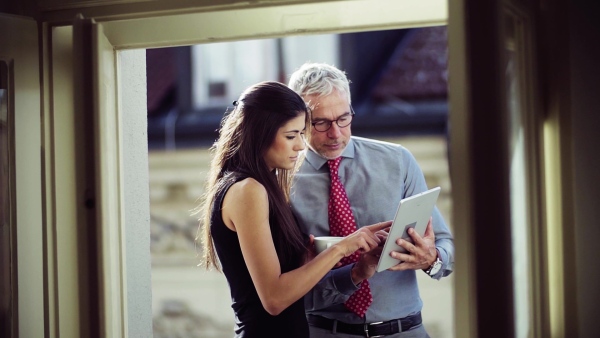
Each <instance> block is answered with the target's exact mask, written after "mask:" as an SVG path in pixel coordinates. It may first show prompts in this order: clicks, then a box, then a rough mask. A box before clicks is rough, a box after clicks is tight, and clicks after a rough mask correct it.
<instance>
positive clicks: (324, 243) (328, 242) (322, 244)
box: [315, 236, 344, 253]
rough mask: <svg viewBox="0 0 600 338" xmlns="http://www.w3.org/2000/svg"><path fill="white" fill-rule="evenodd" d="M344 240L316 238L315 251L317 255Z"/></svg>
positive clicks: (332, 237)
mask: <svg viewBox="0 0 600 338" xmlns="http://www.w3.org/2000/svg"><path fill="white" fill-rule="evenodd" d="M342 239H344V237H336V236H318V237H315V249H316V250H317V253H321V252H323V251H325V249H327V248H329V247H330V246H332V245H334V244H336V243H337V242H339V241H341V240H342Z"/></svg>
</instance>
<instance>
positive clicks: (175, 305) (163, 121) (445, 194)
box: [146, 26, 454, 338]
mask: <svg viewBox="0 0 600 338" xmlns="http://www.w3.org/2000/svg"><path fill="white" fill-rule="evenodd" d="M307 61H313V62H326V63H329V64H333V65H335V66H337V67H338V68H340V69H342V70H344V71H346V73H347V75H348V78H349V79H350V80H351V85H350V89H351V93H352V105H353V108H354V110H355V112H356V116H355V118H354V120H353V122H352V133H353V135H356V136H364V137H370V138H374V139H380V140H385V141H389V142H394V143H400V144H402V145H403V146H405V147H407V148H408V149H409V150H410V151H411V152H412V153H413V154H414V155H415V157H416V159H417V161H418V163H419V164H420V166H421V168H422V169H423V172H424V174H425V178H426V180H427V183H428V186H429V187H434V186H440V187H442V193H441V195H440V198H439V200H438V203H437V206H438V208H440V211H441V212H442V214H443V215H444V217H445V219H446V222H448V225H449V226H450V228H451V229H452V224H451V222H450V221H451V219H452V218H451V214H450V210H451V203H452V201H451V198H450V197H451V194H450V192H451V186H450V179H449V173H448V161H447V158H448V156H447V149H448V144H447V131H448V128H449V126H448V114H449V111H448V102H447V80H448V70H447V33H446V27H445V26H443V27H428V28H416V29H403V30H388V31H374V32H361V33H348V34H328V35H310V36H295V37H285V38H280V39H262V40H248V41H238V42H224V43H214V44H203V45H196V46H186V47H175V48H161V49H148V50H147V51H146V66H147V89H148V96H147V98H148V145H149V173H150V212H151V236H152V240H151V254H152V304H153V317H154V320H153V327H154V336H155V337H215V338H216V337H219V338H220V337H231V336H232V335H233V334H232V330H233V321H234V319H233V311H232V310H231V306H230V305H231V299H230V296H229V288H228V285H227V282H226V280H225V278H224V276H223V275H222V274H220V273H218V272H215V271H206V270H205V269H204V268H203V267H198V266H197V264H198V262H199V259H198V254H199V253H200V252H201V249H202V248H199V247H197V246H196V243H195V241H194V238H195V237H196V232H197V229H198V220H197V218H198V217H197V216H196V215H192V213H193V210H194V208H196V207H197V206H198V204H199V201H200V200H199V198H200V197H201V196H202V194H203V187H204V180H205V175H206V173H207V171H208V164H209V161H210V154H209V152H208V148H209V147H210V146H211V145H212V143H213V142H214V141H215V139H216V137H217V135H218V134H217V131H216V130H217V129H218V127H219V123H220V121H221V119H222V117H223V113H224V112H225V111H226V110H227V108H228V107H231V105H232V102H233V101H234V100H236V99H237V98H238V96H239V95H240V93H241V92H242V91H243V90H244V89H245V88H246V87H248V86H250V85H252V84H254V83H256V82H260V81H265V80H277V81H280V82H283V83H287V81H288V79H289V76H290V74H291V73H292V72H293V71H294V70H295V69H297V68H298V67H299V66H300V65H302V64H303V63H304V62H307ZM417 276H418V277H419V287H420V291H421V297H422V298H423V302H424V308H423V320H424V324H425V326H426V328H427V330H428V332H429V334H430V335H431V337H448V338H453V337H454V334H453V329H454V328H453V313H452V309H453V299H452V297H453V294H452V290H453V289H452V287H453V285H452V284H453V277H452V275H451V276H450V277H447V278H444V279H442V280H441V281H435V280H431V279H430V278H429V277H427V276H426V275H425V274H421V273H419V274H417Z"/></svg>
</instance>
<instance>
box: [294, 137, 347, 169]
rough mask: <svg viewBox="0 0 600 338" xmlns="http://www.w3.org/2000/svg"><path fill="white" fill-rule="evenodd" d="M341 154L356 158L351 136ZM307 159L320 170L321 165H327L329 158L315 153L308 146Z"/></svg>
mask: <svg viewBox="0 0 600 338" xmlns="http://www.w3.org/2000/svg"><path fill="white" fill-rule="evenodd" d="M340 156H341V157H346V158H354V141H353V140H352V137H350V139H349V140H348V144H347V145H346V149H344V151H343V152H342V155H340ZM305 161H306V162H308V163H309V164H310V165H312V166H313V168H315V170H319V169H321V167H323V165H325V163H327V161H328V160H327V159H326V158H325V157H323V156H321V155H319V154H317V153H315V152H314V151H313V150H312V149H310V148H308V151H307V152H306V158H305Z"/></svg>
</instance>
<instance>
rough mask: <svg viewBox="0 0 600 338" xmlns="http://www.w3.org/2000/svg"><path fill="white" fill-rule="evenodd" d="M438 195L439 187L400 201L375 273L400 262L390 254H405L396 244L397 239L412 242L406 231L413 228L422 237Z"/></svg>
mask: <svg viewBox="0 0 600 338" xmlns="http://www.w3.org/2000/svg"><path fill="white" fill-rule="evenodd" d="M439 195H440V187H435V188H433V189H430V190H427V191H424V192H422V193H419V194H416V195H413V196H409V197H407V198H404V199H402V200H401V201H400V204H399V205H398V210H397V211H396V216H395V217H394V222H393V223H392V227H391V228H390V232H389V235H388V239H387V241H386V242H385V244H384V246H383V251H382V252H381V256H380V257H379V263H378V264H377V272H381V271H383V270H387V269H389V268H391V267H392V266H394V265H396V264H399V263H400V261H399V260H397V259H395V258H392V257H391V256H390V252H392V251H398V252H406V250H405V249H404V248H403V247H401V246H399V245H398V244H396V240H397V239H398V238H400V237H401V238H403V239H406V240H408V241H409V242H412V239H411V237H410V236H409V235H408V233H407V230H408V229H409V228H414V229H415V230H416V231H417V233H418V234H419V235H420V236H421V237H423V235H424V234H425V229H426V228H427V223H428V222H429V217H431V214H432V213H433V208H434V207H435V202H436V201H437V198H438V196H439Z"/></svg>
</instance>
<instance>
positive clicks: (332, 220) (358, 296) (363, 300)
mask: <svg viewBox="0 0 600 338" xmlns="http://www.w3.org/2000/svg"><path fill="white" fill-rule="evenodd" d="M341 161H342V158H341V157H338V158H336V159H335V160H329V161H327V163H328V164H329V174H330V175H331V190H330V191H329V232H330V234H331V236H342V237H343V236H348V235H350V234H351V233H353V232H355V231H356V229H357V228H356V221H355V220H354V215H353V214H352V210H351V209H350V202H349V201H348V195H346V190H345V189H344V186H343V185H342V182H341V181H340V177H339V176H338V167H339V166H340V162H341ZM359 257H360V253H359V252H358V251H356V252H355V253H353V254H352V255H350V256H348V257H344V258H343V259H342V260H341V263H342V264H343V265H347V264H350V263H354V262H356V261H357V260H358V258H359ZM371 303H373V296H372V295H371V288H370V287H369V281H368V280H366V279H365V280H364V281H363V282H362V284H361V285H360V289H358V290H356V292H354V293H353V294H352V296H350V298H349V299H348V300H347V301H346V303H345V305H346V307H347V308H348V309H350V311H352V312H354V313H356V314H357V315H358V316H360V317H364V316H365V313H366V312H367V309H368V308H369V305H371Z"/></svg>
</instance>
